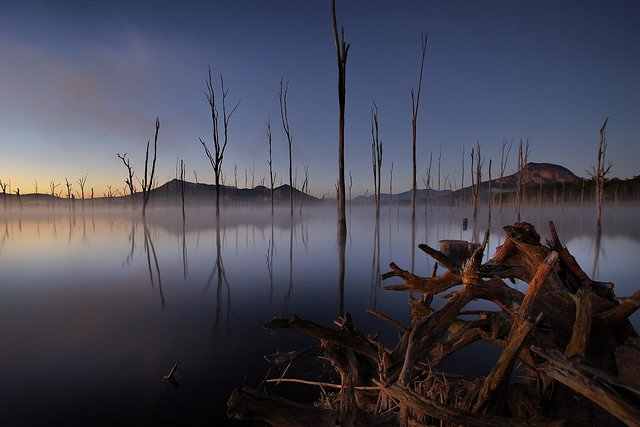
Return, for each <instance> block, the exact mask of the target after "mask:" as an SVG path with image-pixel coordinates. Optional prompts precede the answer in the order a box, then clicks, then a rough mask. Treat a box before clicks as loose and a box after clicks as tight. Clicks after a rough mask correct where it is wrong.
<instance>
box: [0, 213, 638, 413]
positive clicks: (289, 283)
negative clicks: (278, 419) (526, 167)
mask: <svg viewBox="0 0 640 427" xmlns="http://www.w3.org/2000/svg"><path fill="white" fill-rule="evenodd" d="M212 213H213V212H212V211H211V210H210V209H204V208H201V209H197V210H196V209H193V210H190V211H188V212H187V215H186V221H185V223H184V224H183V222H182V216H181V214H180V213H179V212H178V211H177V210H173V209H169V210H167V209H165V210H157V211H152V212H151V213H150V214H149V218H148V219H147V221H146V224H145V223H143V222H142V220H141V218H140V217H139V215H138V214H137V213H136V214H133V213H131V212H128V211H115V210H113V211H108V210H107V211H102V212H91V211H89V210H87V211H85V212H84V213H82V212H80V211H78V212H75V213H70V212H68V211H65V210H63V209H60V210H58V211H55V212H51V211H49V212H27V211H22V212H9V213H0V343H1V345H2V347H1V348H0V417H1V419H2V424H6V425H34V424H47V425H51V424H66V425H96V424H100V425H131V424H136V425H141V424H144V425H149V424H154V425H158V424H161V425H164V424H173V425H176V424H179V425H199V424H211V423H215V424H216V425H220V424H223V423H228V422H230V421H228V420H227V419H226V417H225V414H226V401H227V399H228V396H229V395H230V393H231V392H232V391H233V389H234V388H235V387H240V386H250V387H257V386H258V385H259V384H260V383H261V382H262V380H263V379H264V378H265V376H266V375H267V373H268V365H267V364H266V362H264V360H263V357H262V356H263V355H264V354H268V353H274V352H276V351H277V350H280V351H290V350H294V349H298V348H302V347H304V346H307V345H311V344H314V343H315V342H314V340H313V339H310V338H308V337H305V336H302V335H299V334H297V333H295V332H292V331H277V332H271V331H266V330H264V329H263V328H262V325H263V323H264V322H265V321H267V320H269V319H270V318H272V317H274V316H291V315H293V314H298V315H300V316H301V317H303V318H306V319H309V320H313V321H315V322H318V323H322V324H325V325H327V326H330V325H331V324H332V321H333V320H334V319H335V318H336V317H337V316H338V313H339V310H340V308H341V306H343V307H344V310H345V311H348V312H350V313H351V314H352V315H353V319H354V323H355V325H356V327H358V328H359V329H361V330H363V331H364V332H366V333H372V332H375V331H381V332H382V339H383V341H385V342H388V343H392V342H394V340H395V339H396V337H397V332H396V331H395V330H394V329H393V328H392V327H390V326H389V325H387V324H385V323H383V322H382V321H381V320H379V319H377V318H374V317H372V316H371V315H369V314H367V313H366V312H365V310H366V309H367V308H370V307H375V308H376V309H378V310H379V311H382V312H384V313H386V314H388V315H390V316H392V317H394V318H396V319H397V320H399V321H401V322H404V323H406V322H407V319H408V314H407V295H406V294H404V293H396V292H389V291H384V290H383V289H382V287H381V286H383V285H384V284H387V283H384V284H382V285H381V284H380V283H379V280H378V279H377V278H378V277H379V274H380V273H384V272H386V271H387V266H388V264H389V262H391V261H395V262H396V263H397V264H398V265H400V267H402V268H405V269H408V270H410V269H411V264H412V258H413V259H414V261H413V264H414V266H413V269H414V271H415V273H416V274H421V275H429V274H431V269H432V267H433V263H432V261H431V260H430V259H428V258H427V257H426V256H425V255H424V254H422V252H421V251H419V250H417V249H415V250H414V249H413V248H414V247H416V246H417V244H418V243H423V242H426V243H428V244H429V245H431V246H434V247H437V241H438V240H440V239H465V240H472V239H474V238H477V237H478V236H479V235H480V236H481V235H482V233H483V232H484V230H485V229H487V227H488V226H489V224H488V221H487V215H486V212H482V213H481V215H480V217H479V219H478V223H477V224H476V232H475V233H474V230H473V221H471V218H470V221H469V228H468V230H463V229H462V218H463V217H469V216H470V213H469V212H467V211H464V210H456V209H448V208H446V209H445V208H443V209H441V210H433V211H430V212H428V213H427V215H426V216H425V214H424V212H419V214H418V216H417V223H416V231H415V239H413V238H412V231H411V230H412V226H411V222H410V212H409V211H407V210H404V209H398V208H395V207H394V208H393V209H392V210H391V211H389V210H388V208H386V207H383V209H382V216H381V219H380V223H379V230H378V232H377V233H376V221H375V216H374V215H373V210H372V208H371V207H359V208H355V207H354V210H353V211H352V212H351V214H350V216H349V220H348V223H349V236H348V238H347V242H346V275H345V283H344V292H343V294H341V293H340V286H339V282H338V246H337V239H336V217H335V209H333V208H327V209H323V210H316V211H307V212H303V214H302V215H299V214H298V213H296V215H294V217H293V219H291V218H290V217H289V215H288V212H277V213H276V216H275V218H274V219H273V221H272V219H271V216H270V213H269V211H268V210H266V209H265V210H245V211H236V210H233V209H231V210H227V211H224V212H223V214H222V218H221V222H220V223H219V225H218V226H216V222H215V221H214V217H213V215H212ZM513 214H514V213H513V211H512V210H506V209H505V210H504V211H503V212H502V214H499V213H498V212H497V210H494V211H493V215H492V226H491V238H490V244H489V247H490V254H489V256H490V255H491V253H493V250H494V249H495V246H496V245H498V244H499V243H500V242H501V241H502V240H503V239H504V233H503V232H502V230H501V226H502V225H506V224H508V223H510V222H513ZM638 214H640V209H638V208H635V207H630V208H629V207H627V208H622V207H621V208H618V209H615V210H614V209H611V210H609V211H607V212H606V213H605V224H604V229H603V235H602V238H601V241H600V247H599V249H598V251H596V245H595V239H594V235H595V224H594V223H595V221H594V218H593V213H592V212H591V211H587V210H586V209H585V210H580V209H578V208H574V209H565V210H555V211H554V210H544V211H539V210H537V209H533V208H531V209H529V210H525V217H524V218H523V219H524V220H527V221H529V222H531V223H533V224H534V225H536V227H537V228H538V230H539V232H540V234H542V235H548V229H547V226H546V224H547V221H548V220H549V219H553V220H554V221H555V223H556V226H557V228H558V231H559V234H560V238H561V239H562V240H563V242H564V243H565V244H566V245H567V246H568V247H569V249H570V250H571V252H572V253H573V254H574V256H575V257H576V259H577V260H578V262H579V263H580V264H581V265H582V266H583V269H584V270H585V271H586V272H587V273H588V274H589V275H595V276H596V278H597V279H599V280H606V281H612V282H614V283H615V284H616V292H617V294H618V295H619V296H624V295H630V294H631V293H633V291H635V288H636V287H637V281H636V280H635V277H637V273H638V267H637V254H638V253H640V232H639V231H638V230H640V227H639V225H640V224H639V222H640V220H639V219H638V218H639V217H640V215H638ZM378 240H379V246H378V243H377V242H378ZM413 240H415V242H414V241H413ZM393 283H398V282H397V281H394V279H390V280H389V284H393ZM519 286H522V285H519ZM440 303H441V301H439V300H436V302H435V304H436V305H437V304H440ZM474 304H475V306H474V307H476V308H477V307H491V305H490V304H489V303H482V302H477V303H474ZM472 308H473V307H472ZM632 321H633V323H634V325H635V326H636V327H638V326H639V323H640V319H639V316H638V314H637V313H636V314H635V315H634V316H633V318H632ZM470 350H471V351H470V352H467V353H461V354H459V355H456V357H455V358H454V359H453V360H451V361H449V362H447V364H446V365H444V367H445V368H447V369H448V370H451V371H453V372H456V373H460V374H463V375H467V376H475V375H480V374H484V373H486V372H487V371H488V369H489V367H490V364H491V361H492V360H493V359H494V358H495V357H497V354H498V353H497V350H496V349H494V348H491V347H490V346H487V345H475V346H474V347H473V348H471V349H470ZM176 361H178V362H179V367H178V380H177V387H176V386H175V385H172V384H171V383H168V382H166V381H163V380H162V378H163V376H164V375H166V374H167V373H168V372H169V370H170V369H171V367H172V366H173V364H174V363H175V362H176ZM269 375H270V376H271V377H274V376H276V375H277V373H276V372H275V371H271V372H270V373H269ZM331 375H332V372H331V368H328V367H326V366H320V365H317V364H306V365H302V366H300V367H295V366H294V367H292V368H291V369H290V371H289V372H288V373H287V376H289V377H294V376H296V377H302V378H308V379H319V378H325V377H326V376H329V377H330V376H331ZM270 389H271V390H276V391H278V392H281V393H283V394H285V395H289V396H294V397H297V398H312V397H313V396H314V395H316V394H317V393H318V390H315V389H313V388H312V387H309V386H291V385H286V386H285V385H280V386H273V385H271V386H270Z"/></svg>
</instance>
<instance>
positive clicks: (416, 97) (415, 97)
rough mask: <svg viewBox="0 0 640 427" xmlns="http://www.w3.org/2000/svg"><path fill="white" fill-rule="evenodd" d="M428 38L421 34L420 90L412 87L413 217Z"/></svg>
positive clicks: (414, 214)
mask: <svg viewBox="0 0 640 427" xmlns="http://www.w3.org/2000/svg"><path fill="white" fill-rule="evenodd" d="M427 38H428V36H427V35H426V34H421V35H420V46H421V48H422V57H421V59H420V76H419V77H418V92H417V94H414V92H413V88H411V131H412V142H413V144H412V153H413V157H412V159H413V187H412V194H411V208H412V210H411V217H412V218H414V219H415V217H416V197H417V191H418V181H417V177H416V173H417V167H418V166H417V158H416V139H417V130H418V109H419V107H420V93H421V92H422V71H423V70H424V58H425V56H426V55H427Z"/></svg>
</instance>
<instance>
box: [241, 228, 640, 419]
mask: <svg viewBox="0 0 640 427" xmlns="http://www.w3.org/2000/svg"><path fill="white" fill-rule="evenodd" d="M549 226H550V233H551V237H552V239H551V240H550V241H546V243H545V244H544V245H543V244H542V243H541V242H540V235H539V234H538V233H537V231H536V230H535V228H534V227H533V226H532V225H531V224H528V223H515V224H514V225H511V226H506V227H504V230H505V232H506V234H507V237H506V238H505V240H504V243H503V244H502V245H501V246H499V247H498V248H497V249H496V252H495V254H494V257H493V259H491V260H489V261H488V262H486V263H484V264H483V263H482V259H483V254H484V250H485V247H486V245H487V242H488V232H487V234H485V238H484V241H483V243H482V244H480V245H478V244H472V243H468V242H464V241H452V240H445V241H441V242H440V245H439V249H440V250H436V249H433V248H431V247H429V246H427V245H424V244H423V245H419V247H420V249H421V250H423V251H424V252H425V253H426V254H428V255H429V256H431V257H432V258H434V259H435V260H436V261H437V263H438V264H439V265H440V266H442V267H444V268H445V269H446V271H445V272H443V273H442V274H440V275H437V274H436V272H437V269H434V274H433V276H432V277H421V276H417V275H414V274H412V273H410V272H408V271H406V270H403V269H401V268H400V267H398V266H397V265H396V264H395V263H391V264H390V268H391V271H389V272H388V273H385V274H383V275H382V278H383V279H384V280H386V279H389V278H392V277H398V278H400V279H402V283H401V284H398V285H392V286H387V287H386V289H388V290H394V291H409V292H417V293H420V294H422V297H420V298H419V299H414V298H410V299H409V308H410V324H409V325H403V324H401V323H400V322H398V321H396V320H394V319H391V318H390V317H389V316H386V315H384V314H383V313H379V312H377V311H374V310H369V312H370V313H371V314H373V315H375V316H377V317H379V318H381V319H382V320H385V321H388V322H390V323H391V324H392V325H394V326H395V327H396V328H397V329H398V330H399V332H400V337H399V340H398V342H397V343H396V344H395V345H394V346H392V347H390V346H386V345H384V344H382V343H381V342H380V341H378V340H377V336H368V335H365V334H363V333H362V332H360V331H358V330H357V329H356V328H355V327H354V325H353V324H352V321H351V317H350V316H349V315H348V314H347V315H346V316H345V318H340V319H338V320H337V321H336V322H335V324H336V326H337V327H336V328H327V327H324V326H321V325H318V324H315V323H313V322H310V321H308V320H303V319H301V318H299V317H297V316H294V317H293V319H284V318H274V319H272V320H271V321H269V322H267V324H266V325H265V327H267V328H269V329H296V330H298V331H301V332H303V333H306V334H308V335H311V336H314V337H316V338H318V339H319V340H320V343H319V345H318V346H314V347H310V348H307V349H303V350H299V351H292V352H289V353H276V354H274V355H269V356H266V359H267V360H268V361H269V362H270V363H272V364H275V365H288V364H290V363H292V362H294V361H295V360H298V359H301V358H307V357H318V358H321V359H324V360H326V361H329V363H331V365H332V366H333V367H334V368H335V370H336V372H337V373H338V375H339V377H340V382H339V383H327V382H314V381H308V380H302V379H296V378H279V379H277V380H276V379H274V380H267V382H272V381H278V382H281V381H283V382H299V383H305V384H310V385H314V386H320V387H322V396H321V399H320V401H319V402H317V403H316V404H315V405H309V404H304V403H298V402H293V401H290V400H287V399H283V398H281V397H278V396H274V395H270V394H267V393H265V392H263V391H255V390H251V389H247V388H242V389H236V391H234V393H233V395H232V396H231V398H230V399H229V402H228V406H229V416H231V417H235V418H239V419H247V418H253V419H261V420H264V421H266V422H268V423H270V424H272V425H347V426H351V425H389V426H410V425H411V426H419V425H433V424H437V423H444V424H455V425H459V424H467V425H486V426H494V425H545V424H565V423H570V424H578V425H581V424H593V425H619V424H621V423H624V424H627V425H640V409H639V408H640V369H639V368H638V366H639V364H638V360H640V359H639V358H640V338H638V334H637V332H636V331H635V330H634V329H633V327H632V326H631V323H630V322H629V320H628V317H629V316H630V315H631V314H632V313H633V312H634V311H635V310H636V309H637V308H638V307H639V306H640V292H636V293H635V294H634V295H633V296H632V297H630V298H626V299H624V300H623V302H622V303H620V302H619V301H618V299H617V298H616V297H615V295H614V293H613V285H612V284H610V283H602V282H596V281H593V280H591V279H590V278H589V277H588V276H587V275H586V273H585V272H584V271H583V270H582V269H581V268H580V266H579V265H578V263H577V262H576V260H575V258H574V257H573V256H572V255H571V254H570V252H569V250H568V249H567V248H566V247H564V246H563V245H562V243H561V242H560V239H559V238H558V235H557V233H556V230H555V227H554V225H553V223H550V224H549ZM505 279H507V280H509V281H511V282H512V283H514V282H515V280H514V279H519V280H522V281H524V282H526V283H527V284H528V287H527V290H526V292H524V293H522V292H521V291H519V290H517V289H515V288H513V287H511V286H509V285H508V284H507V283H505V281H504V280H505ZM457 285H462V288H458V289H456V290H454V291H452V292H449V293H448V294H445V295H443V297H444V298H446V299H447V302H446V303H445V304H444V305H443V306H442V307H440V308H439V309H434V308H432V307H431V301H432V299H433V296H434V295H436V294H440V293H443V292H446V291H448V290H450V288H452V287H454V286H457ZM477 299H482V300H487V301H491V302H494V303H495V304H496V305H497V306H498V307H499V310H494V311H487V310H481V311H478V310H476V311H464V308H465V306H466V305H467V304H468V303H469V302H471V301H473V300H477ZM460 316H464V317H465V319H464V320H463V319H461V318H460ZM469 316H472V317H473V318H472V319H471V320H469ZM477 341H483V342H486V343H489V344H491V345H493V346H496V347H498V348H500V349H501V351H502V352H501V355H500V357H499V358H498V360H497V362H496V364H495V366H494V367H493V369H492V370H491V372H490V373H489V374H488V375H487V376H486V377H480V378H476V379H475V380H473V381H466V380H463V379H460V378H459V377H454V376H451V375H448V374H446V373H444V372H441V371H438V370H437V367H438V364H440V363H441V362H442V361H444V360H446V359H447V358H449V357H450V356H451V355H452V354H454V353H455V352H457V351H460V350H462V349H463V348H465V347H466V346H468V345H469V344H471V343H474V342H477ZM518 362H519V363H521V365H522V367H523V369H524V370H525V371H526V374H525V375H524V376H523V378H521V379H520V380H519V381H517V382H513V380H514V377H513V375H512V373H513V370H514V366H516V363H518Z"/></svg>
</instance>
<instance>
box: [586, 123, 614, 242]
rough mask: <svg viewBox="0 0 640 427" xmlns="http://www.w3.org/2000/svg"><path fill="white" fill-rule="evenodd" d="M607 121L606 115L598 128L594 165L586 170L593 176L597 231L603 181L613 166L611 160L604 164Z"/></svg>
mask: <svg viewBox="0 0 640 427" xmlns="http://www.w3.org/2000/svg"><path fill="white" fill-rule="evenodd" d="M608 122H609V117H607V118H606V119H605V121H604V123H603V124H602V127H601V128H600V143H599V144H598V156H597V160H596V165H595V166H594V167H593V168H592V169H591V172H588V173H589V175H591V178H593V181H594V184H595V192H596V194H595V199H596V200H595V201H596V224H597V227H598V231H600V230H601V219H602V201H603V199H604V183H605V180H606V177H607V175H608V174H609V171H610V170H611V167H612V166H613V165H612V164H611V162H609V164H608V165H607V166H605V162H606V159H605V156H606V153H607V135H606V128H607V123H608Z"/></svg>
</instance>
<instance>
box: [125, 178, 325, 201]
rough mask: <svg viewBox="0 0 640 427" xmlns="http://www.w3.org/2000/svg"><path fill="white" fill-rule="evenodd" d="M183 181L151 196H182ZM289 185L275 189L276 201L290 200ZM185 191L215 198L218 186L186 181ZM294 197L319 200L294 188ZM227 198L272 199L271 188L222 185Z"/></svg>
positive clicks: (190, 195)
mask: <svg viewBox="0 0 640 427" xmlns="http://www.w3.org/2000/svg"><path fill="white" fill-rule="evenodd" d="M182 183H183V181H181V180H179V179H172V180H171V181H169V182H166V183H165V184H163V185H161V186H160V187H158V188H155V189H153V190H151V197H153V198H160V199H162V198H168V199H173V198H180V197H181V191H182V190H181V189H182V185H183V184H182ZM289 188H290V187H289V186H288V185H281V186H279V187H276V188H274V189H273V199H274V201H276V202H278V203H281V202H285V201H288V200H289ZM184 193H185V198H187V199H189V200H193V199H195V198H201V199H206V198H210V199H211V200H213V198H214V197H215V193H216V186H215V185H213V184H202V183H198V184H196V183H193V182H189V181H184ZM136 196H138V197H142V193H138V194H137V195H136ZM293 197H294V199H295V200H300V198H301V197H302V198H304V200H305V201H317V200H318V199H317V198H316V197H313V196H311V195H309V194H307V193H303V192H302V191H300V190H298V189H296V188H294V189H293ZM225 198H226V199H227V200H228V201H233V200H238V201H242V202H248V201H252V200H270V198H271V190H270V189H269V188H267V187H265V186H264V185H258V186H257V187H254V188H236V187H232V186H227V185H221V186H220V199H221V200H223V199H225Z"/></svg>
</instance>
